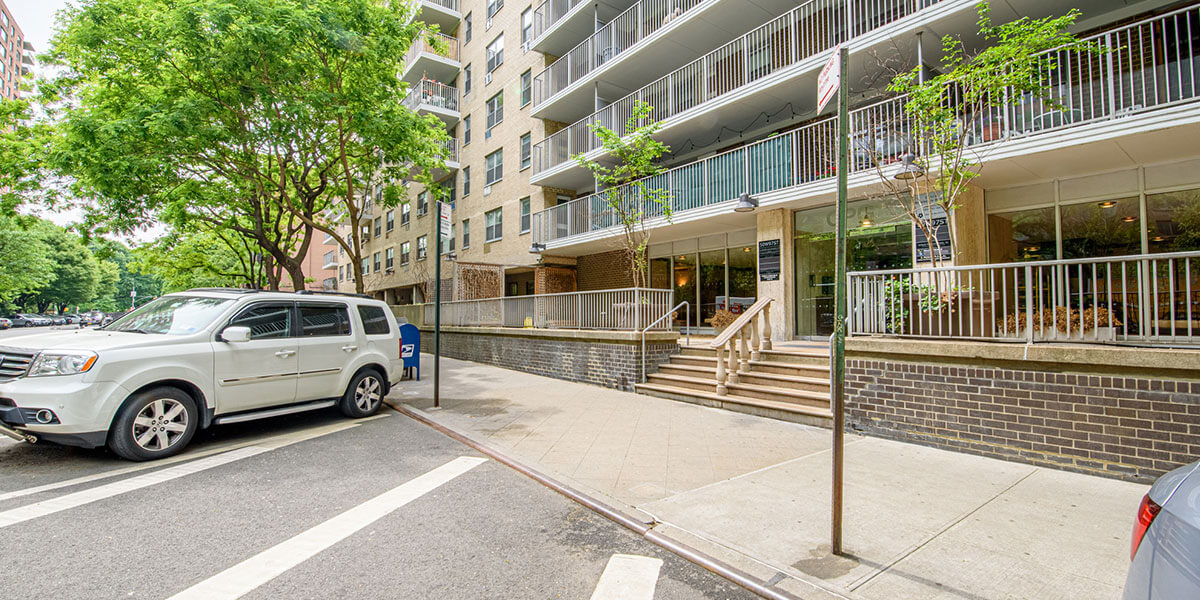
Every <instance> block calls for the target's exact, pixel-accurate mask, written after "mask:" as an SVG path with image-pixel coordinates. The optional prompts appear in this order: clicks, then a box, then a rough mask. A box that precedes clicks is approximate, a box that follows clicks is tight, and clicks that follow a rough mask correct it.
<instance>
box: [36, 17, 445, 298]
mask: <svg viewBox="0 0 1200 600" xmlns="http://www.w3.org/2000/svg"><path fill="white" fill-rule="evenodd" d="M411 10H412V7H411V4H410V3H408V2H402V1H399V0H193V1H189V2H182V3H181V2H172V1H169V0H83V1H82V2H80V3H79V4H78V5H77V6H75V7H72V8H68V9H67V10H65V11H64V12H63V13H62V14H63V16H64V24H63V27H62V29H61V31H60V32H59V34H58V35H56V36H55V38H54V40H53V42H52V49H51V51H50V52H49V54H48V56H47V59H48V61H49V62H51V63H53V64H57V65H59V66H61V67H63V68H62V69H61V70H60V73H62V74H61V75H59V76H57V77H55V78H54V79H53V80H51V81H48V82H46V83H45V84H44V85H43V86H42V87H43V88H44V94H43V97H42V100H43V104H44V105H45V106H48V107H51V108H52V112H54V113H55V115H56V117H57V118H58V119H59V123H58V130H57V133H58V135H57V136H55V141H54V143H53V148H52V149H50V150H49V151H47V153H46V155H47V156H49V157H52V159H53V163H54V164H53V166H54V168H55V170H56V171H57V172H60V173H62V174H66V175H70V176H71V177H72V178H73V179H72V180H73V182H74V183H73V186H72V192H73V193H74V194H75V195H76V196H78V197H82V198H91V199H94V200H95V201H96V204H97V206H98V207H99V210H97V211H96V212H94V213H93V215H92V218H93V221H94V222H95V223H96V224H97V225H99V226H101V227H107V228H110V229H113V230H117V231H128V230H131V229H133V228H136V227H138V226H140V225H144V224H145V223H147V222H149V221H151V220H153V219H155V218H160V219H163V220H165V221H167V222H169V223H172V224H173V225H176V226H179V227H180V228H181V229H184V230H191V229H204V230H207V231H210V232H228V233H231V234H236V235H237V236H240V237H242V238H245V239H249V240H252V241H253V243H254V244H256V245H257V246H258V247H260V248H261V249H262V252H263V253H265V254H266V255H267V256H268V257H269V258H270V259H271V261H273V263H274V264H276V265H278V266H280V267H282V269H284V270H285V271H286V272H287V273H288V274H289V276H290V277H291V279H292V282H293V285H295V286H296V289H303V287H304V275H303V272H302V270H301V266H302V259H303V257H304V256H305V255H306V253H307V250H308V247H309V245H310V244H311V242H312V236H313V231H314V229H317V230H320V231H323V232H325V233H329V234H331V235H333V236H334V239H335V240H337V242H338V243H339V244H340V245H341V246H342V247H343V248H344V249H345V250H346V251H347V253H349V254H351V256H354V257H358V256H359V253H360V252H361V243H359V242H360V240H358V229H357V227H353V228H351V229H352V231H353V233H352V234H351V235H349V236H342V235H340V233H339V232H338V231H337V230H336V229H337V227H336V225H337V224H338V223H340V222H344V220H349V221H350V222H352V223H356V222H357V219H358V217H359V214H360V213H361V204H360V202H361V198H362V190H363V189H364V186H365V185H366V183H368V182H373V181H385V182H396V181H404V180H406V179H413V178H415V179H419V180H422V181H424V182H426V183H428V182H429V181H430V179H431V177H430V170H431V168H433V167H435V166H437V165H438V164H440V163H441V158H440V157H441V152H442V150H441V144H440V142H441V140H442V139H444V137H445V133H444V129H443V128H442V127H441V126H440V125H439V124H438V122H437V119H436V118H433V117H428V118H422V117H418V116H417V115H415V114H414V113H412V112H411V111H409V110H407V109H406V108H405V107H404V106H403V100H404V97H405V85H404V84H403V83H401V82H400V81H399V79H398V77H397V74H398V73H399V72H401V70H402V68H403V56H404V55H405V53H406V50H407V49H408V47H409V46H410V44H411V43H412V41H413V40H414V39H415V38H416V36H417V35H418V32H419V31H420V29H419V28H420V25H419V24H418V23H415V22H413V21H412V20H411V17H412V14H411ZM389 187H395V186H394V185H390V186H389ZM400 195H401V194H399V193H398V192H397V191H396V190H394V189H393V190H392V191H391V192H390V193H389V198H390V201H391V202H393V203H394V202H397V201H398V198H399V197H400ZM352 262H353V263H354V264H355V269H356V270H357V269H358V266H357V265H358V261H357V260H356V261H352ZM268 272H271V270H268ZM358 279H359V281H361V277H359V278H358ZM270 283H271V284H272V286H274V285H276V284H277V283H278V282H277V280H275V279H272V280H271V281H270Z"/></svg>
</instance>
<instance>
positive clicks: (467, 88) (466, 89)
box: [463, 65, 471, 96]
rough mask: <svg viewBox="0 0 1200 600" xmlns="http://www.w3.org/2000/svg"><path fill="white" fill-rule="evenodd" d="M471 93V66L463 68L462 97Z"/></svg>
mask: <svg viewBox="0 0 1200 600" xmlns="http://www.w3.org/2000/svg"><path fill="white" fill-rule="evenodd" d="M470 93H471V65H467V66H465V67H463V95H464V96H466V95H467V94H470Z"/></svg>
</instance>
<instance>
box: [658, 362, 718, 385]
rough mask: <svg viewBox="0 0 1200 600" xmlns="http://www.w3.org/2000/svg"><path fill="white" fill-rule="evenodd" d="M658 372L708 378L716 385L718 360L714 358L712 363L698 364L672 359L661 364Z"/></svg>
mask: <svg viewBox="0 0 1200 600" xmlns="http://www.w3.org/2000/svg"><path fill="white" fill-rule="evenodd" d="M658 372H659V373H664V374H667V375H683V376H685V377H700V378H707V379H711V380H712V381H713V385H716V382H717V361H716V359H713V360H712V361H711V364H708V365H696V364H689V363H676V362H675V361H674V360H672V361H671V362H669V363H664V364H661V365H659V366H658Z"/></svg>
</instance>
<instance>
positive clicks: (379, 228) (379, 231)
mask: <svg viewBox="0 0 1200 600" xmlns="http://www.w3.org/2000/svg"><path fill="white" fill-rule="evenodd" d="M381 235H383V217H375V237H379V236H381Z"/></svg>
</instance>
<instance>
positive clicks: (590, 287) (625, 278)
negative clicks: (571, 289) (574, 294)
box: [576, 250, 633, 292]
mask: <svg viewBox="0 0 1200 600" xmlns="http://www.w3.org/2000/svg"><path fill="white" fill-rule="evenodd" d="M576 282H577V286H578V287H579V291H581V292H590V291H595V290H611V289H618V288H628V287H633V270H632V269H630V267H629V260H628V259H627V258H626V255H625V250H613V251H610V252H601V253H599V254H589V255H587V256H580V257H579V262H578V270H577V272H576Z"/></svg>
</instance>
